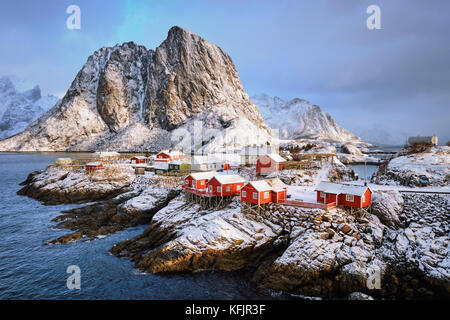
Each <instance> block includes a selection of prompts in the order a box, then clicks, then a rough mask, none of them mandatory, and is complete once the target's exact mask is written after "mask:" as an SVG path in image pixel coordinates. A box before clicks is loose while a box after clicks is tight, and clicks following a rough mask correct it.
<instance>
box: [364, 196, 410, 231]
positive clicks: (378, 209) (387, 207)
mask: <svg viewBox="0 0 450 320" xmlns="http://www.w3.org/2000/svg"><path fill="white" fill-rule="evenodd" d="M403 205H404V204H403V197H402V195H401V193H400V192H398V191H375V192H374V193H373V194H372V213H373V214H375V215H376V216H377V217H378V218H379V219H380V220H381V221H382V222H383V223H384V224H385V225H387V226H390V227H394V226H400V224H401V222H400V219H399V215H400V214H401V213H402V212H403Z"/></svg>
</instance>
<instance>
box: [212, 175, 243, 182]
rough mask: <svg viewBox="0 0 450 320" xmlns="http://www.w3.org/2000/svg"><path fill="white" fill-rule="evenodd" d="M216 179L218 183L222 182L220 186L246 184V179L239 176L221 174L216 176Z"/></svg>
mask: <svg viewBox="0 0 450 320" xmlns="http://www.w3.org/2000/svg"><path fill="white" fill-rule="evenodd" d="M214 178H216V180H217V181H219V182H220V184H232V183H243V182H245V180H244V178H242V177H241V176H239V175H237V174H220V175H215V176H214Z"/></svg>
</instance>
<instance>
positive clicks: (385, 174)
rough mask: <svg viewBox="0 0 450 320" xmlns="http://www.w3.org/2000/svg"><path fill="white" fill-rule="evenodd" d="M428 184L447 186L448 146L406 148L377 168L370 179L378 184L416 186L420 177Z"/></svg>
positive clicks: (448, 170) (448, 169) (448, 179)
mask: <svg viewBox="0 0 450 320" xmlns="http://www.w3.org/2000/svg"><path fill="white" fill-rule="evenodd" d="M422 178H425V179H426V180H428V186H441V187H444V186H448V182H449V181H450V147H447V146H433V147H426V148H422V149H418V150H416V149H412V148H406V149H403V150H401V151H400V152H398V154H396V155H394V157H393V158H392V159H391V160H390V161H389V162H388V163H387V164H385V165H382V166H380V167H379V168H378V170H377V172H376V173H375V175H374V176H373V178H372V180H373V182H375V183H378V184H385V185H403V186H409V187H417V186H422V185H421V179H422Z"/></svg>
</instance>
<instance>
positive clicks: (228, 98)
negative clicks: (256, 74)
mask: <svg viewBox="0 0 450 320" xmlns="http://www.w3.org/2000/svg"><path fill="white" fill-rule="evenodd" d="M194 131H195V132H198V133H199V134H197V135H196V136H194V137H192V136H191V133H192V132H194ZM249 132H251V133H252V134H251V135H249V134H248V133H249ZM271 141H272V136H271V134H270V131H269V129H268V128H267V126H266V125H265V123H264V121H263V119H262V118H261V116H260V114H259V111H258V108H257V107H256V106H255V105H253V103H252V102H251V101H250V98H249V97H248V95H247V94H246V93H245V91H244V89H243V87H242V84H241V81H240V79H239V75H238V73H237V71H236V68H235V66H234V63H233V61H232V60H231V58H230V57H229V56H228V55H227V54H226V53H224V52H223V51H222V49H220V48H219V47H218V46H216V45H214V44H211V43H209V42H207V41H205V40H204V39H202V38H201V37H199V36H198V35H196V34H194V33H192V32H190V31H188V30H185V29H182V28H180V27H173V28H171V29H170V30H169V32H168V36H167V39H166V40H164V41H163V42H162V43H161V45H160V46H159V47H158V48H156V50H147V49H146V48H145V47H144V46H140V45H137V44H135V43H133V42H128V43H124V44H122V45H116V46H114V47H103V48H101V49H99V50H97V51H96V52H95V53H94V54H93V55H91V56H90V57H89V58H88V60H87V62H86V64H85V65H84V66H83V68H82V69H81V70H80V71H79V72H78V74H77V76H76V77H75V79H74V81H73V82H72V85H71V86H70V88H69V89H68V91H67V93H66V95H65V96H64V97H63V99H62V100H61V101H60V102H59V103H58V104H57V105H55V107H53V108H52V109H51V110H50V111H49V112H47V113H46V114H45V115H44V116H42V117H41V118H40V119H39V120H38V121H37V122H36V123H34V124H33V125H31V126H30V127H28V128H27V129H26V130H25V131H24V132H23V133H21V134H19V135H16V136H14V137H12V138H10V139H6V140H4V141H0V150H18V151H35V150H39V151H95V150H112V151H144V150H148V151H159V150H160V149H163V148H171V147H185V148H189V147H190V146H191V145H192V144H194V145H195V148H196V149H198V148H202V147H203V148H204V149H207V150H208V151H219V150H220V149H223V148H224V147H236V148H239V147H241V146H243V145H246V144H249V143H250V144H253V143H258V144H260V143H265V142H271Z"/></svg>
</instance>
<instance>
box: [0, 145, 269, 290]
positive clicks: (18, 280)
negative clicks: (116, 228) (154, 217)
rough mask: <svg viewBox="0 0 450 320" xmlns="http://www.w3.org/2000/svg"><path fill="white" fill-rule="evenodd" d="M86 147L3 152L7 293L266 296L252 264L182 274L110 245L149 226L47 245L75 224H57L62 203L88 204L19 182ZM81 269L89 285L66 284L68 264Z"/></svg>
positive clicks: (0, 221)
mask: <svg viewBox="0 0 450 320" xmlns="http://www.w3.org/2000/svg"><path fill="white" fill-rule="evenodd" d="M67 156H71V157H78V156H81V155H80V154H70V155H69V154H57V153H48V154H43V153H38V154H37V153H36V154H34V153H31V154H23V153H22V154H16V153H0V190H1V192H0V299H255V298H256V299H265V298H269V299H270V298H271V296H270V295H269V294H268V293H267V292H261V291H258V290H256V289H255V288H254V286H252V285H251V284H250V283H249V281H248V280H247V279H248V275H247V274H246V273H245V272H231V273H227V272H198V273H193V274H192V273H183V274H176V275H149V274H142V273H139V272H138V271H137V270H135V269H134V268H133V264H132V262H130V261H129V260H128V259H119V258H117V257H115V256H113V255H111V254H109V253H108V250H109V249H110V248H111V247H112V246H113V245H114V244H115V243H117V242H119V241H121V240H125V239H127V238H130V237H133V236H135V235H137V234H139V233H141V232H142V231H143V230H144V229H145V228H146V226H140V227H137V228H133V229H129V230H125V231H122V232H118V233H116V234H113V235H109V236H107V237H106V238H103V239H97V240H93V241H79V242H76V243H71V244H62V245H45V244H44V243H45V241H47V240H51V239H55V238H57V237H59V236H61V235H63V234H66V233H68V232H70V231H69V230H57V229H53V227H54V225H55V223H53V222H51V219H52V218H54V217H56V216H58V214H59V213H60V211H61V210H65V209H69V208H74V207H77V206H81V205H58V206H44V205H42V204H40V203H39V202H38V201H36V200H34V199H30V198H28V197H24V196H18V195H16V192H17V190H19V189H20V186H19V183H20V182H22V181H23V180H25V179H26V177H27V175H28V174H29V173H30V172H32V171H34V170H42V169H44V168H45V167H46V165H48V164H50V163H53V162H54V159H55V158H57V157H67ZM70 265H77V266H79V267H80V269H81V289H80V290H76V289H75V290H69V289H68V288H67V286H66V281H67V278H68V277H69V276H70V275H69V274H67V273H66V270H67V267H68V266H70Z"/></svg>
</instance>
